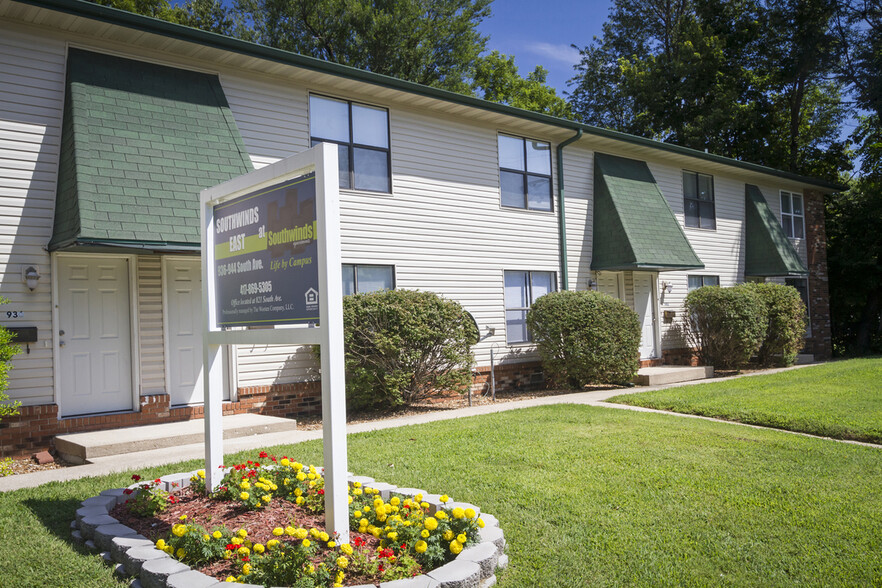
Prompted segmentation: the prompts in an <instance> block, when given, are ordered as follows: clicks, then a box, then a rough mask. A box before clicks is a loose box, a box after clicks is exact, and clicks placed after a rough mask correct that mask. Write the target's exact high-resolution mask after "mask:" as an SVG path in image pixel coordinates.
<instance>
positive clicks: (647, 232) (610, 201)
mask: <svg viewBox="0 0 882 588" xmlns="http://www.w3.org/2000/svg"><path fill="white" fill-rule="evenodd" d="M592 252H593V253H592V258H591V269H593V270H644V271H670V270H684V269H700V268H703V267H704V264H703V263H702V262H701V260H700V259H699V258H698V256H697V255H696V254H695V251H694V250H693V249H692V246H691V245H690V244H689V240H688V239H687V238H686V234H685V233H683V229H682V228H680V224H679V223H678V222H677V219H676V218H675V217H674V213H673V212H672V211H671V207H670V206H668V203H667V201H666V200H665V198H664V196H663V195H662V193H661V190H659V187H658V185H657V184H656V183H655V178H654V177H653V176H652V172H650V171H649V166H648V165H646V162H643V161H637V160H635V159H626V158H624V157H616V156H614V155H607V154H605V153H595V154H594V244H593V247H592Z"/></svg>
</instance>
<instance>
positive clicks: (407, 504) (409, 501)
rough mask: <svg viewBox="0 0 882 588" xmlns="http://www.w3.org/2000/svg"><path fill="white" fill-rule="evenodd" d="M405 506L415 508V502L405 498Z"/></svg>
mask: <svg viewBox="0 0 882 588" xmlns="http://www.w3.org/2000/svg"><path fill="white" fill-rule="evenodd" d="M404 506H413V500H411V499H410V498H405V499H404Z"/></svg>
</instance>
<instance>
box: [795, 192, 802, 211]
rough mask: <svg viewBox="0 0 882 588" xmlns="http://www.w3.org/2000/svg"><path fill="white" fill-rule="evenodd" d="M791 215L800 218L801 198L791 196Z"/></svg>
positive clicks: (797, 195) (796, 195)
mask: <svg viewBox="0 0 882 588" xmlns="http://www.w3.org/2000/svg"><path fill="white" fill-rule="evenodd" d="M793 214H797V215H799V216H802V196H800V195H799V194H793Z"/></svg>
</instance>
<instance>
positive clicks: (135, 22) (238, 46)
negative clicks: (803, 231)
mask: <svg viewBox="0 0 882 588" xmlns="http://www.w3.org/2000/svg"><path fill="white" fill-rule="evenodd" d="M7 2H8V3H9V4H14V3H17V4H23V5H30V6H34V7H37V8H41V9H45V10H51V11H55V12H58V13H65V14H69V15H73V16H78V17H83V18H86V19H90V20H94V21H99V22H103V23H109V24H112V25H116V26H120V27H126V28H129V29H133V30H136V31H141V32H144V33H149V34H154V35H160V36H163V37H167V38H171V39H176V40H180V41H184V42H188V43H195V44H197V45H200V46H203V47H210V48H214V49H220V50H222V51H227V52H232V53H236V54H239V55H243V56H248V57H252V58H257V59H260V60H264V61H267V62H274V63H277V64H283V65H288V66H293V67H296V68H301V69H305V70H309V71H314V72H320V73H324V74H329V75H332V76H335V77H338V78H345V79H348V80H354V81H359V82H364V83H367V84H371V85H373V86H380V87H383V88H389V89H393V90H398V91H402V92H406V93H409V94H413V95H419V96H423V97H426V98H432V99H436V100H441V101H444V102H447V103H452V104H457V105H460V106H464V107H469V108H476V109H480V110H483V111H487V112H490V113H496V114H500V115H504V116H510V117H515V118H518V119H521V120H524V121H532V122H534V123H540V124H544V125H551V126H554V127H558V128H560V129H562V130H570V131H573V132H575V131H577V130H581V131H583V133H584V134H586V135H591V136H594V137H597V138H601V139H604V140H607V141H614V142H622V143H627V144H630V145H634V146H637V147H640V148H643V149H647V148H648V149H653V150H658V151H662V152H667V153H671V154H675V155H680V156H685V157H690V158H695V159H700V160H704V161H707V162H711V163H714V164H718V165H725V166H727V167H734V168H738V169H741V170H745V171H748V172H754V173H761V174H765V175H772V176H776V177H779V178H782V179H786V180H790V181H794V182H798V183H800V184H806V185H809V186H812V187H817V188H820V189H822V190H826V191H840V190H842V189H844V187H843V186H841V185H839V184H835V183H832V182H828V181H826V180H819V179H817V178H811V177H808V176H803V175H800V174H795V173H792V172H787V171H783V170H777V169H773V168H770V167H766V166H763V165H758V164H755V163H749V162H746V161H739V160H736V159H731V158H728V157H723V156H720V155H714V154H712V153H707V152H703V151H699V150H696V149H690V148H688V147H681V146H679V145H673V144H670V143H663V142H660V141H656V140H653V139H647V138H645V137H637V136H634V135H629V134H627V133H622V132H619V131H612V130H609V129H603V128H600V127H595V126H591V125H586V124H581V123H578V122H575V121H571V120H566V119H562V118H557V117H553V116H550V115H546V114H540V113H537V112H532V111H527V110H522V109H520V108H514V107H512V106H507V105H504V104H498V103H495V102H490V101H487V100H481V99H478V98H473V97H470V96H465V95H462V94H457V93H455V92H450V91H447V90H441V89H438V88H432V87H429V86H423V85H420V84H417V83H414V82H408V81H405V80H399V79H396V78H393V77H390V76H385V75H382V74H377V73H373V72H368V71H364V70H360V69H356V68H353V67H348V66H345V65H340V64H337V63H333V62H328V61H324V60H321V59H316V58H312V57H306V56H303V55H299V54H296V53H291V52H289V51H283V50H281V49H274V48H271V47H266V46H264V45H258V44H256V43H251V42H248V41H243V40H241V39H235V38H231V37H225V36H223V35H218V34H216V33H211V32H207V31H202V30H198V29H193V28H190V27H186V26H183V25H179V24H175V23H170V22H167V21H162V20H159V19H156V18H152V17H148V16H143V15H139V14H134V13H131V12H126V11H123V10H118V9H115V8H110V7H107V6H102V5H100V4H96V3H93V2H88V1H86V0H7ZM0 7H2V3H0ZM21 12H22V11H17V14H16V17H18V18H21V19H23V20H26V21H27V20H32V21H33V22H38V23H40V24H43V25H44V26H45V25H46V24H47V23H46V21H45V19H44V18H43V17H41V15H39V14H34V15H25V14H22V13H21ZM0 13H2V12H0ZM71 26H72V28H76V29H77V30H80V27H79V26H77V25H71ZM123 42H125V41H124V40H123Z"/></svg>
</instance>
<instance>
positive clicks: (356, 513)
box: [352, 510, 361, 519]
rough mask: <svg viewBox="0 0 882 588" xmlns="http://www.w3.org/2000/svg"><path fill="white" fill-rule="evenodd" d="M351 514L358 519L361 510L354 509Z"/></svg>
mask: <svg viewBox="0 0 882 588" xmlns="http://www.w3.org/2000/svg"><path fill="white" fill-rule="evenodd" d="M352 516H354V517H355V518H357V519H360V518H361V511H360V510H357V511H355V512H354V513H352Z"/></svg>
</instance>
